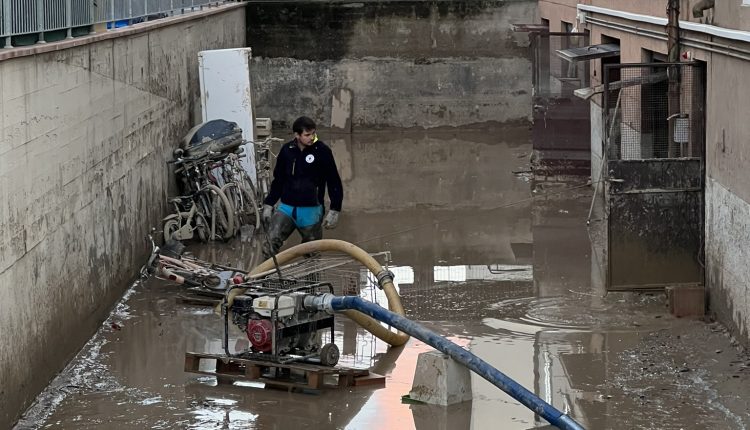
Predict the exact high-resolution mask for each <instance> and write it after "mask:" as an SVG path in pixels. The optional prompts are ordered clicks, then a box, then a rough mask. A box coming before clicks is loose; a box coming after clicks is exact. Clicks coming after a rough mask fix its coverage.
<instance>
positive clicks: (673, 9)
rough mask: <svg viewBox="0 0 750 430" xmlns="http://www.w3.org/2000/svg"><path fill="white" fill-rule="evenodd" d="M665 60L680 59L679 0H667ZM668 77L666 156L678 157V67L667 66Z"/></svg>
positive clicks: (674, 61) (677, 60)
mask: <svg viewBox="0 0 750 430" xmlns="http://www.w3.org/2000/svg"><path fill="white" fill-rule="evenodd" d="M667 61H668V62H670V63H677V62H679V61H680V0H669V4H668V5H667ZM667 77H668V78H669V91H668V96H667V97H668V109H669V114H668V115H667V117H668V118H672V120H667V127H669V134H668V135H669V141H668V142H667V149H668V151H667V152H668V155H667V156H668V157H669V158H677V157H679V156H680V155H681V154H680V151H679V148H678V147H677V145H676V143H675V141H674V126H673V124H674V118H677V116H678V115H679V114H680V68H679V67H676V66H669V67H668V68H667Z"/></svg>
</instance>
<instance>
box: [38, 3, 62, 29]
mask: <svg viewBox="0 0 750 430" xmlns="http://www.w3.org/2000/svg"><path fill="white" fill-rule="evenodd" d="M42 6H43V13H44V28H43V29H44V31H51V30H60V29H63V28H67V27H68V22H67V21H68V18H67V17H68V11H67V5H66V0H42Z"/></svg>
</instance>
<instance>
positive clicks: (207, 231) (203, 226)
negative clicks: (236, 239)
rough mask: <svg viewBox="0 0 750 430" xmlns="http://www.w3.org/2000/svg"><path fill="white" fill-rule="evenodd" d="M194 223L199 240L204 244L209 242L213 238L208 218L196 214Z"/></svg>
mask: <svg viewBox="0 0 750 430" xmlns="http://www.w3.org/2000/svg"><path fill="white" fill-rule="evenodd" d="M193 222H195V230H194V231H195V233H196V234H197V235H198V240H200V241H201V242H202V243H206V242H208V239H210V238H211V225H210V224H209V223H208V221H207V220H206V217H204V216H203V215H202V214H200V213H196V214H195V218H194V219H193Z"/></svg>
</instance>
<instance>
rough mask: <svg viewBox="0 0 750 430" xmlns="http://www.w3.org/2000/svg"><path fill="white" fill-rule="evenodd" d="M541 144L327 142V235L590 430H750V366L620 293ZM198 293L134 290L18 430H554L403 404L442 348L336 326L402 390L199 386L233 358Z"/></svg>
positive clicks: (414, 311) (465, 408)
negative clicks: (381, 266)
mask: <svg viewBox="0 0 750 430" xmlns="http://www.w3.org/2000/svg"><path fill="white" fill-rule="evenodd" d="M525 137H527V130H526V129H525V128H523V127H518V128H513V127H506V128H499V129H493V130H487V129H483V130H472V129H459V130H447V131H446V130H434V131H430V132H410V131H409V132H395V131H388V132H385V131H381V132H372V133H360V134H355V135H354V136H353V137H346V138H336V137H331V138H328V139H326V136H322V138H323V139H324V140H327V141H328V142H329V143H330V144H331V146H332V147H333V148H334V151H335V155H336V157H337V161H338V164H339V170H340V171H341V174H342V178H343V180H344V186H345V193H346V196H345V202H344V212H343V215H342V221H341V225H340V227H339V228H338V229H337V230H335V231H332V232H326V235H327V236H326V237H329V238H340V239H343V240H347V241H350V242H353V243H356V244H358V245H359V246H361V247H362V248H364V249H366V250H368V251H371V252H376V251H385V250H388V251H391V254H392V266H393V267H392V270H393V271H394V273H396V283H397V284H398V287H399V290H400V293H401V295H402V300H403V304H404V307H405V309H406V313H407V316H408V317H409V318H411V319H414V320H416V321H419V322H421V323H423V324H424V325H426V326H427V327H429V328H431V329H433V330H435V331H437V332H438V333H440V334H442V335H444V336H446V337H448V338H450V339H451V340H453V341H454V342H456V343H458V344H460V345H462V346H464V347H466V348H468V349H470V350H471V351H472V352H473V353H475V354H477V355H478V356H480V357H482V358H483V359H484V360H486V361H488V362H489V363H491V364H492V365H494V366H496V367H497V368H498V369H500V370H501V371H503V372H504V373H506V374H507V375H509V376H510V377H512V378H514V379H515V380H516V381H518V382H519V383H521V384H522V385H524V386H525V387H526V388H528V389H529V390H531V391H533V392H535V393H537V394H538V395H539V396H540V397H541V398H542V399H544V400H546V401H547V402H549V403H551V404H553V405H554V406H555V407H556V408H558V409H560V410H562V411H563V412H566V413H568V414H569V415H571V416H572V417H573V418H575V419H576V420H577V421H579V422H580V423H581V424H583V425H584V426H585V427H586V428H590V429H625V428H628V429H630V428H638V429H705V428H716V429H744V428H747V427H750V407H749V406H750V405H748V393H750V356H748V355H747V354H745V353H743V352H742V351H741V348H740V346H739V345H738V344H737V342H735V341H734V340H733V339H732V338H731V337H730V336H729V335H728V333H726V331H725V330H724V329H723V328H722V327H721V326H719V325H716V324H710V323H706V322H702V321H694V320H687V319H676V318H673V317H672V316H670V315H669V313H668V312H667V309H666V307H665V303H666V300H665V296H664V295H663V294H662V293H649V294H634V293H609V294H607V293H606V291H605V288H604V275H603V273H604V272H603V270H604V269H603V267H602V262H603V261H604V259H603V247H602V246H601V240H600V239H598V237H600V232H601V229H602V228H603V227H604V226H603V225H602V223H601V221H594V222H593V223H592V225H591V227H589V228H587V226H586V222H585V221H586V217H587V214H588V208H589V203H590V201H591V197H590V194H591V188H590V187H586V186H585V185H584V186H582V185H581V184H577V183H565V184H554V185H553V184H533V183H532V182H531V180H530V178H529V177H528V176H527V175H525V173H523V172H525V171H527V170H528V157H529V155H530V154H529V153H530V146H529V145H528V144H526V143H523V144H519V143H518V142H525V141H527V140H528V139H527V138H525ZM592 237H593V238H594V240H592V239H591V238H592ZM134 240H137V238H134ZM296 241H298V238H296V237H295V236H293V238H292V239H290V243H296ZM144 246H145V245H144ZM255 249H256V247H255V246H254V244H253V243H252V242H248V241H243V240H240V239H237V240H235V241H233V242H231V243H227V244H213V245H198V244H189V245H188V250H190V251H191V252H193V253H195V254H196V255H198V256H199V257H201V258H204V259H208V260H212V261H217V262H222V263H228V264H230V265H233V266H242V265H243V264H248V263H246V262H249V261H251V260H252V259H253V256H252V253H253V252H254V250H255ZM249 268H250V267H248V269H249ZM633 270H637V268H634V269H633ZM137 271H138V268H136V267H134V268H133V274H134V276H135V274H136V273H137ZM181 293H184V291H183V290H182V288H181V287H180V286H176V285H170V284H168V283H165V282H162V281H158V280H153V279H151V280H149V281H146V282H144V283H137V284H135V285H134V286H133V288H131V289H130V290H129V291H128V292H127V294H126V295H125V297H124V298H123V301H122V302H121V303H120V304H118V305H117V307H116V309H115V310H114V311H113V313H112V316H111V317H110V318H109V320H107V321H106V322H105V323H104V324H103V325H102V328H101V330H100V331H99V333H97V334H96V335H95V336H94V337H93V338H92V339H91V341H90V342H89V343H88V344H87V345H86V347H85V348H84V349H83V350H82V351H81V354H80V355H79V357H78V358H77V359H76V360H75V361H74V362H72V363H71V364H70V366H69V367H68V368H67V369H66V370H65V371H64V372H63V373H62V374H61V375H60V376H59V377H58V378H57V379H56V380H54V381H53V382H52V383H51V385H50V387H49V389H48V390H47V391H46V392H45V393H43V394H42V395H41V396H40V397H39V399H38V402H37V404H36V405H34V406H33V407H32V408H31V409H30V410H29V411H27V414H26V415H25V416H24V418H23V419H22V420H21V422H19V424H18V426H17V428H23V429H25V428H45V429H131V428H138V429H141V428H151V429H173V428H190V429H204V428H206V429H210V428H218V429H305V428H309V429H329V428H331V429H334V428H342V429H343V428H346V429H413V428H416V429H491V428H492V429H496V428H502V429H530V428H535V427H544V426H546V425H547V423H545V422H544V420H543V419H541V418H540V417H538V416H535V415H534V414H533V413H531V412H530V411H529V410H527V409H526V408H524V407H523V406H521V405H519V403H518V402H517V401H515V400H513V399H511V398H510V397H508V396H506V395H505V394H504V393H502V392H501V391H500V390H499V389H497V388H496V387H494V386H493V385H491V384H489V383H488V382H486V381H484V380H483V379H481V378H479V377H477V376H475V375H473V376H472V393H473V400H472V401H470V402H464V403H462V404H458V405H453V406H450V407H438V406H430V405H423V404H412V403H405V402H402V396H403V395H405V394H407V393H408V392H409V390H410V388H411V383H412V378H413V376H414V369H415V365H416V360H417V357H418V355H419V354H420V353H421V352H424V351H429V350H431V348H430V347H429V346H426V345H424V344H423V343H421V342H419V341H416V340H414V339H412V340H411V341H410V342H409V343H408V344H407V345H406V346H405V347H403V348H388V346H387V345H386V344H384V343H383V342H381V341H380V340H377V339H375V338H374V337H373V336H372V335H370V334H369V333H367V332H365V331H363V330H362V329H360V328H358V327H357V326H356V325H355V324H353V323H352V322H350V321H348V320H347V319H346V318H345V317H339V318H337V323H336V339H335V341H336V343H337V344H338V345H339V348H340V349H341V351H342V358H341V363H342V364H343V365H347V366H353V367H363V368H370V369H371V370H372V371H373V372H375V373H379V374H383V375H385V376H386V378H387V379H386V386H385V388H373V387H355V388H348V389H331V390H325V391H322V392H320V393H317V394H310V393H297V392H287V391H278V390H270V389H263V388H258V387H254V386H247V384H244V385H243V384H234V385H229V384H218V383H217V381H216V379H215V378H214V377H210V376H201V375H196V374H190V373H185V372H184V371H183V365H184V354H185V352H186V351H193V352H212V353H220V352H221V337H222V329H223V327H222V323H221V320H220V318H219V317H218V316H217V315H215V314H214V313H213V310H212V309H211V308H210V307H206V306H194V305H187V304H184V303H181V302H180V301H179V300H178V299H177V296H178V295H179V294H181ZM230 345H231V346H232V347H233V348H234V349H236V350H240V349H242V348H244V347H246V346H247V340H246V339H245V338H243V337H242V334H241V333H239V332H238V331H233V332H232V337H231V339H230Z"/></svg>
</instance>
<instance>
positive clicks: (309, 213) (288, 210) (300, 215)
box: [279, 203, 323, 228]
mask: <svg viewBox="0 0 750 430" xmlns="http://www.w3.org/2000/svg"><path fill="white" fill-rule="evenodd" d="M279 212H281V213H283V214H284V215H286V216H288V217H289V218H291V219H292V221H294V225H296V226H297V227H298V228H305V227H310V226H313V225H315V224H317V223H319V222H320V221H321V220H322V219H323V206H321V205H318V206H289V205H287V204H284V203H280V204H279Z"/></svg>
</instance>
